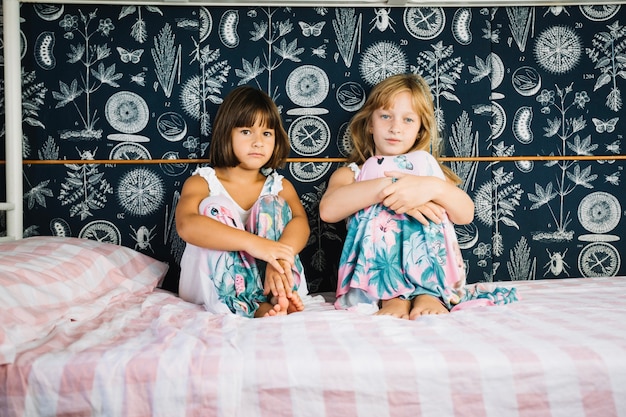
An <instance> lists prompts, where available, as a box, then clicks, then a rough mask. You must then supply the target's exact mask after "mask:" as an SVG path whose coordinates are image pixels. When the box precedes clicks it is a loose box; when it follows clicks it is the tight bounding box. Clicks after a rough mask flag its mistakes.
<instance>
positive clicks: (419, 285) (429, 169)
mask: <svg viewBox="0 0 626 417" xmlns="http://www.w3.org/2000/svg"><path fill="white" fill-rule="evenodd" d="M349 166H350V168H351V169H352V170H353V172H354V174H355V180H356V181H363V180H368V179H374V178H380V177H382V176H384V172H385V171H401V172H406V173H409V174H412V175H418V176H435V177H438V178H441V179H445V176H444V174H443V171H442V170H441V167H440V166H439V164H438V162H437V161H436V160H435V158H434V157H433V156H432V155H431V154H430V153H428V152H425V151H415V152H411V153H408V154H403V155H398V156H386V157H382V156H381V157H379V156H374V157H371V158H369V159H368V160H367V161H365V163H364V164H363V165H362V166H361V167H358V166H357V165H356V164H354V163H353V164H350V165H349ZM465 284H466V273H465V263H464V262H463V258H462V254H461V250H460V248H459V244H458V241H457V237H456V233H455V230H454V225H453V224H452V222H450V220H449V219H448V217H447V216H445V217H444V219H443V221H442V222H441V223H439V224H437V223H434V222H432V221H431V222H429V224H428V225H426V226H425V225H423V224H422V223H420V222H419V221H417V220H416V219H414V218H413V217H411V216H408V215H405V214H397V213H395V212H394V211H393V210H391V209H389V208H387V207H385V206H384V205H383V204H375V205H372V206H370V207H366V208H364V209H362V210H359V211H358V212H357V213H355V214H353V215H352V216H350V217H349V218H348V223H347V235H346V240H345V242H344V246H343V250H342V254H341V259H340V261H339V274H338V283H337V300H336V302H335V307H336V308H338V309H353V308H354V309H356V308H357V307H359V306H361V305H372V306H374V307H375V306H377V305H378V302H379V301H381V300H389V299H392V298H402V299H408V300H411V299H413V298H415V297H416V296H418V295H421V294H429V295H432V296H434V297H437V298H438V299H440V300H441V301H442V303H443V304H444V305H445V306H446V307H447V308H448V309H452V308H453V307H454V306H455V305H458V304H459V303H461V302H464V301H469V300H472V299H474V300H475V299H478V298H482V299H484V300H485V304H498V303H507V302H510V301H514V300H515V299H516V298H515V292H514V291H512V292H511V291H508V290H502V289H496V290H495V291H483V290H482V289H480V288H478V287H474V288H467V287H466V285H465Z"/></svg>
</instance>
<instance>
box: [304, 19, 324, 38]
mask: <svg viewBox="0 0 626 417" xmlns="http://www.w3.org/2000/svg"><path fill="white" fill-rule="evenodd" d="M298 24H299V25H300V29H302V34H303V35H304V36H306V37H307V38H308V37H309V36H311V35H313V36H320V35H321V34H322V28H323V27H324V25H325V24H326V22H325V21H322V22H318V23H315V24H313V25H310V24H308V23H306V22H298Z"/></svg>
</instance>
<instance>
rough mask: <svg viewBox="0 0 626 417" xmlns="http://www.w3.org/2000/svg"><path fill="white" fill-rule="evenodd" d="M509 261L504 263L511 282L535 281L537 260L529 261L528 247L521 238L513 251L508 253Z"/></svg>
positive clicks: (523, 238)
mask: <svg viewBox="0 0 626 417" xmlns="http://www.w3.org/2000/svg"><path fill="white" fill-rule="evenodd" d="M509 258H510V260H509V261H508V262H507V263H506V266H507V268H508V270H509V276H510V277H511V281H525V280H532V279H535V272H536V268H537V259H536V258H534V259H533V260H532V261H531V258H530V246H528V241H527V240H526V238H525V237H524V236H522V237H521V238H520V240H519V242H517V244H516V245H515V247H514V248H513V249H511V250H510V251H509Z"/></svg>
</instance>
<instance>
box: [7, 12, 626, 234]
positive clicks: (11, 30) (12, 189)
mask: <svg viewBox="0 0 626 417" xmlns="http://www.w3.org/2000/svg"><path fill="white" fill-rule="evenodd" d="M36 2H39V0H27V1H25V3H36ZM42 2H45V3H93V4H129V3H132V4H158V5H167V6H173V5H179V6H200V5H207V6H211V5H213V6H224V5H229V6H248V5H255V6H258V5H266V6H278V7H280V6H319V5H320V2H319V0H284V1H275V0H256V1H253V2H252V1H247V0H234V1H233V0H218V1H208V2H207V1H205V0H156V1H155V0H132V1H129V0H68V1H63V0H45V1H42ZM20 3H21V2H20V1H19V0H2V8H3V15H4V16H3V20H4V22H3V23H4V25H3V36H4V38H3V39H4V86H5V88H4V95H5V101H4V106H5V141H6V142H5V147H6V154H5V155H6V162H5V175H6V200H7V201H6V202H0V211H6V220H7V233H6V234H7V235H6V236H5V237H0V242H1V241H5V240H14V239H21V238H22V237H23V221H24V220H23V218H24V205H23V179H22V176H23V174H22V91H21V62H20V61H21V58H20ZM324 3H325V4H326V5H328V6H333V7H363V6H371V7H392V6H395V7H398V6H400V7H411V6H413V7H417V6H441V7H443V6H446V7H454V6H458V7H460V6H462V7H481V6H502V7H504V6H522V5H525V6H550V7H559V6H564V5H590V4H604V3H606V2H602V1H585V0H568V1H565V2H563V1H549V0H522V1H519V0H467V1H464V2H463V1H460V0H437V1H434V0H324ZM609 3H612V4H624V3H626V0H619V1H613V2H609Z"/></svg>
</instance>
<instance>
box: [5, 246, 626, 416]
mask: <svg viewBox="0 0 626 417" xmlns="http://www.w3.org/2000/svg"><path fill="white" fill-rule="evenodd" d="M166 269H167V266H166V265H165V264H163V263H161V262H159V261H156V260H154V259H152V258H150V257H148V256H146V255H143V254H140V253H138V252H136V251H134V250H133V249H129V248H125V247H121V246H117V245H112V244H109V243H100V242H95V241H92V240H88V239H79V238H61V237H51V236H48V237H45V236H41V237H31V238H26V239H22V240H16V241H12V242H4V243H1V244H0V304H1V305H2V306H3V309H2V320H1V323H2V328H1V330H2V332H1V333H0V343H1V345H2V346H1V349H0V359H1V362H2V365H0V381H1V384H0V411H1V414H2V415H3V416H91V415H97V416H148V415H152V416H183V415H187V416H228V417H231V416H262V415H272V416H315V417H318V416H342V417H344V416H345V417H347V416H377V417H382V416H472V417H478V416H510V415H516V416H517V415H519V416H567V417H572V416H590V417H591V416H593V417H597V416H603V417H607V416H620V415H621V416H624V415H626V361H624V356H625V354H626V304H625V303H623V302H622V301H621V300H620V299H621V295H622V294H624V293H625V292H626V279H624V278H623V277H611V278H588V279H561V280H540V281H523V282H515V283H506V284H504V285H508V286H513V285H514V286H515V288H517V291H518V294H519V296H520V298H521V299H520V300H519V301H517V302H515V303H511V304H507V305H501V306H492V307H476V308H467V309H461V310H459V311H456V312H453V313H451V314H449V315H444V316H430V317H423V318H420V319H419V320H416V321H408V320H399V319H394V318H391V317H382V316H373V315H369V314H362V313H357V312H348V311H338V310H335V309H334V308H333V306H332V304H331V303H330V302H329V301H332V295H329V294H324V295H309V296H307V297H305V304H306V309H305V311H304V312H301V313H296V314H291V315H288V316H283V317H272V318H266V319H246V318H241V317H238V316H234V315H214V314H210V313H208V312H206V311H205V310H204V309H203V308H202V307H201V306H197V305H194V304H190V303H187V302H184V301H182V300H181V299H180V298H178V297H177V296H176V295H175V294H173V293H170V292H168V291H164V290H160V289H158V287H157V285H158V283H159V280H160V279H161V278H162V277H163V275H164V273H165V271H166Z"/></svg>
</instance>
